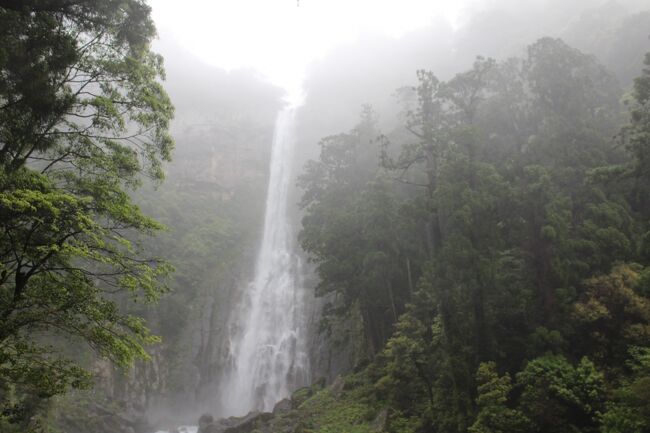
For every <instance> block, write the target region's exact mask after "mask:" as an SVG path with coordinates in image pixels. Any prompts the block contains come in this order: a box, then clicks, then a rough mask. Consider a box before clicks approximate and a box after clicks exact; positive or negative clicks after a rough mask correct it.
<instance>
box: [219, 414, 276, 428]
mask: <svg viewBox="0 0 650 433" xmlns="http://www.w3.org/2000/svg"><path fill="white" fill-rule="evenodd" d="M272 418H273V414H272V413H270V412H257V411H255V412H251V413H249V414H248V415H246V416H245V417H241V418H234V417H232V418H228V420H227V421H228V424H229V426H228V427H226V428H225V429H224V430H223V433H251V432H253V430H263V429H264V427H265V426H266V424H268V422H269V421H270V420H271V419H272Z"/></svg>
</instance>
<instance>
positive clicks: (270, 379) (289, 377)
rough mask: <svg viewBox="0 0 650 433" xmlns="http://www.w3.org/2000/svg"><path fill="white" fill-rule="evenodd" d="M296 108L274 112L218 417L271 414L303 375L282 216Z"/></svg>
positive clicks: (295, 264) (302, 338)
mask: <svg viewBox="0 0 650 433" xmlns="http://www.w3.org/2000/svg"><path fill="white" fill-rule="evenodd" d="M295 110H296V109H295V108H293V107H291V108H285V109H283V110H282V111H281V112H280V113H279V114H278V117H277V120H276V124H275V136H274V139H273V148H272V152H271V165H270V177H269V186H268V191H267V198H266V214H265V218H264V232H263V237H262V244H261V246H260V250H259V254H258V258H257V264H256V267H255V277H254V278H253V280H252V282H251V284H250V285H249V286H248V290H247V291H246V292H245V293H244V294H243V296H242V300H241V302H240V305H239V307H238V308H237V309H236V310H235V314H233V319H232V320H231V325H230V336H229V337H230V348H229V360H230V363H229V368H226V369H225V371H224V372H223V374H224V378H223V380H222V381H221V386H220V390H219V394H220V398H219V400H220V403H221V404H220V405H221V414H222V415H244V414H246V413H247V412H248V411H250V410H262V411H270V410H271V409H273V406H274V405H275V403H277V402H278V401H279V400H281V399H283V398H285V397H287V396H289V394H290V392H291V391H292V390H293V389H294V388H296V387H298V386H301V385H304V384H306V383H307V382H308V380H309V377H308V375H309V365H308V364H309V361H308V355H307V347H306V329H305V328H306V326H305V325H306V319H305V318H306V313H305V302H304V296H305V294H304V291H303V288H302V287H301V284H300V262H299V258H298V256H297V255H296V254H294V249H293V239H292V231H291V230H290V224H289V220H288V212H287V210H288V199H289V191H290V189H291V184H292V162H293V152H294V145H295V138H294V126H295V122H294V119H295Z"/></svg>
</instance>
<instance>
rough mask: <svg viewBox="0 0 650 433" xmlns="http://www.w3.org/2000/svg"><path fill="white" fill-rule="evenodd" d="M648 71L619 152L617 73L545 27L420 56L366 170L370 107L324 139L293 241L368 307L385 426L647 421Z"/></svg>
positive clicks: (349, 303)
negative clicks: (457, 59) (498, 47)
mask: <svg viewBox="0 0 650 433" xmlns="http://www.w3.org/2000/svg"><path fill="white" fill-rule="evenodd" d="M649 61H650V60H649ZM647 75H648V71H644V75H643V76H642V77H641V78H639V79H638V80H637V81H636V84H635V88H634V93H633V97H634V100H633V101H630V102H629V107H630V109H631V119H632V120H631V123H630V124H629V125H628V126H625V127H623V129H622V133H621V134H620V135H619V136H620V137H622V138H623V139H624V140H625V143H627V147H626V148H622V147H620V146H618V147H617V146H615V143H613V142H612V139H611V137H614V136H615V135H616V133H617V131H619V130H621V129H620V128H621V127H620V125H621V122H622V121H623V119H622V116H621V108H620V106H619V99H620V97H621V94H622V90H621V89H620V87H619V86H618V84H617V82H616V80H615V79H614V78H613V77H612V75H611V74H609V73H608V72H607V71H606V70H605V69H604V68H603V67H602V66H601V65H599V64H598V62H597V61H596V59H595V58H593V57H591V56H588V55H585V54H583V53H581V52H579V51H578V50H575V49H574V48H571V47H569V46H568V45H566V44H565V43H564V42H562V41H561V40H557V39H551V38H543V39H540V40H539V41H537V42H535V43H534V44H532V45H531V46H530V47H529V48H528V50H527V53H526V56H525V57H524V58H513V59H509V60H506V61H503V62H496V61H494V60H491V59H484V58H478V59H477V60H476V62H475V63H474V65H473V67H472V68H471V69H470V70H468V71H466V72H464V73H460V74H457V75H456V76H455V77H453V78H452V79H450V80H449V81H447V82H441V81H440V80H438V79H437V78H436V76H435V75H434V74H433V73H432V72H429V71H418V72H417V79H418V85H417V86H416V87H414V88H413V89H411V91H401V96H402V97H404V98H406V102H407V108H406V110H407V113H406V123H405V124H404V125H403V127H400V128H397V129H396V130H394V131H390V132H389V133H387V134H384V135H380V134H379V132H377V131H373V132H374V134H375V135H376V137H377V139H376V140H375V142H377V143H378V144H379V151H380V153H379V167H380V170H379V171H375V172H373V171H372V170H370V169H369V168H368V167H369V164H370V162H372V161H371V160H370V159H369V155H372V154H373V153H372V152H371V151H370V150H361V146H368V144H369V140H364V141H361V140H359V135H358V132H357V131H359V130H360V129H363V125H366V124H367V123H364V118H363V117H362V122H361V123H360V125H359V126H358V127H357V129H355V130H354V131H353V132H352V133H350V134H342V135H339V136H335V137H333V138H329V139H326V140H325V141H324V142H323V152H322V154H321V159H320V161H318V162H310V163H309V164H308V165H307V170H306V173H305V175H304V176H303V179H304V180H306V182H304V183H303V186H305V188H306V189H305V203H306V216H305V218H304V220H303V226H304V228H303V232H302V235H301V236H302V238H301V239H302V241H303V246H304V247H305V249H306V250H307V251H308V252H309V253H311V255H312V258H313V259H314V261H315V262H316V263H317V266H318V271H319V275H320V277H321V282H320V286H319V287H320V288H321V289H322V293H324V294H325V293H327V294H335V295H338V296H340V297H341V299H343V300H344V301H343V302H341V303H339V304H338V308H334V309H332V310H330V313H332V314H338V315H339V316H340V317H343V316H345V315H347V314H350V311H352V310H353V309H355V308H361V309H362V310H363V309H366V310H368V311H377V312H379V313H381V314H376V313H375V315H374V316H372V317H373V319H372V320H366V318H365V317H364V321H363V326H364V329H365V331H366V335H371V336H373V337H372V338H370V339H367V340H368V342H367V344H369V345H370V347H369V348H368V352H369V353H371V354H375V356H374V358H373V363H372V364H371V366H370V367H368V371H369V374H370V375H371V376H372V377H373V378H374V380H375V387H374V391H373V392H374V393H375V395H376V396H377V397H378V398H379V399H380V401H382V402H385V403H386V404H387V405H388V406H389V407H390V408H391V409H392V411H393V412H392V414H393V415H392V416H393V417H394V422H393V421H391V423H390V425H391V426H392V428H393V429H394V430H392V431H398V430H400V429H402V428H405V429H406V430H407V431H419V432H425V431H436V432H465V431H471V432H475V433H478V432H528V431H539V432H546V431H567V432H568V431H571V432H596V431H612V432H614V431H635V430H634V429H637V430H636V431H645V430H643V429H644V428H647V426H646V424H645V421H642V420H643V419H644V418H643V416H644V414H645V412H644V411H645V405H644V404H642V403H641V401H642V398H643V396H645V391H642V389H641V388H642V387H643V384H645V380H646V374H645V370H644V367H642V366H643V365H645V364H644V362H645V358H644V355H642V354H644V353H645V349H643V348H645V347H647V346H648V344H649V343H650V335H649V334H648V332H647V329H648V328H647V327H648V325H649V324H650V316H648V308H647V307H648V291H647V287H648V285H647V281H648V278H647V275H648V271H647V269H648V268H647V266H648V265H650V262H649V261H648V259H649V257H648V255H647V254H646V253H647V248H646V247H647V245H646V244H647V239H648V236H647V230H648V226H647V222H648V219H647V208H646V204H647V203H648V200H646V199H645V198H646V196H645V194H646V193H647V188H646V186H647V185H648V182H647V181H645V180H646V178H645V177H644V176H645V174H644V173H645V171H646V170H645V168H646V167H647V166H648V164H646V163H644V162H643V161H644V159H643V158H644V156H643V155H644V150H643V149H644V148H645V147H647V142H648V139H647V138H648V137H647V134H645V132H644V131H645V130H646V129H647V127H648V125H650V122H648V118H647V116H645V114H644V113H646V111H647V110H646V108H647V107H646V106H647V102H648V101H647V100H648V91H647V89H646V87H648V86H647V81H648V80H647V79H646V78H647ZM409 97H410V99H409ZM364 130H365V129H364ZM373 147H376V145H374V146H373ZM364 154H365V155H366V156H365V157H364ZM333 155H335V158H336V159H332V156H333ZM333 161H336V162H335V163H333ZM375 197H376V199H375V200H371V201H369V200H368V198H375ZM375 263H377V266H376V267H373V266H372V265H373V264H375ZM402 263H404V264H405V266H403V265H402ZM373 268H375V269H377V271H371V272H368V271H369V270H371V269H373ZM405 271H406V272H405ZM378 275H380V276H381V278H377V276H378ZM387 282H391V284H387ZM386 287H391V288H392V289H393V290H392V293H393V296H392V297H391V296H387V294H389V293H390V292H389V291H387V290H386ZM370 306H371V307H370ZM382 307H383V309H382ZM394 307H396V308H394ZM391 311H393V312H397V314H391ZM378 333H379V334H378ZM379 348H383V350H379ZM633 348H637V349H633ZM630 350H632V353H633V355H632V356H633V359H634V360H631V359H630V356H631V355H630ZM630 363H631V364H630ZM631 365H633V367H631Z"/></svg>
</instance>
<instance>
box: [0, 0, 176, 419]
mask: <svg viewBox="0 0 650 433" xmlns="http://www.w3.org/2000/svg"><path fill="white" fill-rule="evenodd" d="M154 36H155V28H154V26H153V22H152V20H151V18H150V9H149V7H148V6H147V5H146V4H145V2H144V1H142V0H127V1H123V0H102V1H99V0H51V1H12V0H3V1H0V231H1V233H2V234H1V235H0V430H2V431H7V429H8V428H9V426H8V425H9V424H11V425H14V426H17V427H16V428H18V429H19V431H25V430H27V429H30V428H36V426H35V425H33V424H34V423H35V422H37V420H36V421H35V420H34V419H32V418H31V415H32V413H33V412H32V409H33V407H32V406H34V405H35V404H36V403H37V402H38V401H40V400H41V399H42V398H44V397H48V396H51V395H55V394H58V393H61V392H63V391H65V390H66V389H68V388H70V387H73V388H78V387H84V386H86V385H87V384H88V380H89V374H88V373H87V372H86V371H84V370H83V369H82V368H81V367H80V365H79V363H78V362H77V361H79V359H78V356H77V357H76V358H77V359H74V358H73V357H71V356H66V355H65V354H63V353H61V352H60V351H59V350H58V346H59V345H57V343H56V342H57V341H58V340H57V339H61V338H63V339H66V340H68V339H72V341H73V342H74V341H77V343H76V344H79V342H84V343H86V344H88V345H90V346H91V347H92V348H93V349H94V350H95V351H96V352H97V353H98V354H100V355H102V356H104V357H106V358H109V359H112V360H114V361H116V362H117V363H118V364H122V365H128V364H130V363H131V362H132V361H133V360H134V359H135V358H146V356H147V355H146V352H145V351H144V348H143V345H144V344H147V343H150V342H153V341H156V337H153V336H152V335H150V333H149V331H148V330H147V328H146V327H145V325H144V322H143V321H142V320H141V319H139V318H137V317H134V316H130V315H128V314H123V313H122V312H121V311H120V309H119V308H118V303H117V301H118V300H119V299H123V298H124V296H126V295H123V293H126V294H128V296H130V297H132V298H133V299H135V300H141V301H145V302H147V301H151V300H154V299H156V298H157V297H158V296H159V294H160V293H161V291H162V290H164V288H163V286H162V285H161V284H160V282H159V277H161V276H163V275H165V274H166V273H168V271H169V270H170V267H169V265H167V264H165V263H164V262H161V261H159V260H157V259H155V258H150V259H144V258H142V257H140V256H139V255H138V251H137V250H138V248H137V244H136V243H134V240H135V239H136V238H137V234H138V233H152V232H154V231H157V230H159V229H160V228H161V226H160V225H159V224H158V223H156V222H155V221H153V220H152V219H150V218H148V217H146V216H145V215H144V214H143V213H142V212H141V211H140V210H139V209H138V207H137V206H135V205H134V204H133V203H132V201H131V199H130V197H129V193H128V190H129V189H132V188H134V187H136V186H138V185H139V183H140V182H141V180H140V179H141V176H142V175H147V176H149V177H151V178H152V179H154V180H160V179H162V177H163V172H162V169H161V163H162V162H163V161H166V160H169V158H170V153H171V150H172V147H173V142H172V140H171V138H170V136H169V134H168V126H169V121H170V119H171V117H172V114H173V107H172V105H171V103H170V101H169V98H168V97H167V95H166V93H165V91H164V90H163V88H162V86H161V84H160V83H159V78H161V77H163V68H162V59H161V57H160V56H158V55H156V54H154V53H152V52H151V51H150V48H149V44H150V42H151V40H152V38H153V37H154ZM69 346H70V345H69V344H68V347H69ZM75 352H76V355H78V354H79V353H81V352H80V351H75ZM7 423H8V424H7Z"/></svg>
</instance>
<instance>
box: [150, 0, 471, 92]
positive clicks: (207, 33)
mask: <svg viewBox="0 0 650 433" xmlns="http://www.w3.org/2000/svg"><path fill="white" fill-rule="evenodd" d="M477 1H478V0H299V2H300V3H299V4H297V0H182V1H179V0H150V3H151V5H152V7H153V16H154V19H155V21H156V24H157V26H158V29H159V32H160V33H161V34H162V35H164V37H165V38H173V39H174V40H175V41H176V42H177V43H179V44H180V45H181V46H182V47H184V48H186V49H188V50H189V51H191V52H192V53H194V54H195V55H197V56H198V57H199V58H201V59H203V60H205V61H206V62H208V63H210V64H212V65H215V66H219V67H222V68H225V69H234V68H254V69H257V70H258V71H260V72H261V73H262V74H264V75H265V76H267V77H268V78H269V79H270V80H271V81H272V82H274V83H275V84H279V85H281V86H283V87H285V88H287V89H288V90H290V91H292V90H294V89H295V88H296V87H299V86H300V82H301V77H302V74H303V72H304V69H305V66H306V65H307V63H308V62H310V61H311V60H313V59H315V58H318V57H320V56H322V55H324V54H325V53H326V52H327V50H328V49H331V48H332V47H333V46H335V45H337V44H340V43H343V42H345V41H349V40H354V39H355V38H357V37H358V36H359V35H361V34H363V33H374V34H385V35H389V36H394V37H399V36H401V35H403V34H404V33H406V32H408V31H410V30H414V29H417V28H421V27H424V26H427V25H428V24H429V23H431V21H432V20H433V19H434V18H436V17H444V18H445V19H447V20H448V21H449V22H450V23H451V24H452V26H457V25H459V24H460V22H461V20H462V16H463V10H464V9H466V8H467V7H468V5H470V4H472V3H476V2H477ZM162 42H163V43H165V42H166V41H165V40H163V41H162Z"/></svg>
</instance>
